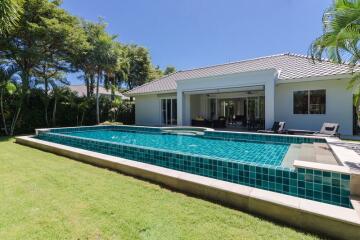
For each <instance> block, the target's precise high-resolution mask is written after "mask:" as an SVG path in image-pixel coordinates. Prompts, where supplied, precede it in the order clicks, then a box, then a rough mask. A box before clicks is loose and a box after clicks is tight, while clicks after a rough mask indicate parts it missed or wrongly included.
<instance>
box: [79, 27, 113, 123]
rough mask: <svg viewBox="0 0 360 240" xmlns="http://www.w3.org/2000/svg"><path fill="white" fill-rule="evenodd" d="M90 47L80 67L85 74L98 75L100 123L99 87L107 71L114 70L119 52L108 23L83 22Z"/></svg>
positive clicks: (98, 119)
mask: <svg viewBox="0 0 360 240" xmlns="http://www.w3.org/2000/svg"><path fill="white" fill-rule="evenodd" d="M83 26H84V29H85V32H86V36H87V42H88V43H89V45H90V48H89V50H88V52H87V53H85V54H83V55H82V56H81V60H80V61H81V62H83V63H82V64H80V68H81V69H82V70H83V72H84V73H85V74H88V75H93V76H96V83H95V89H96V93H95V96H96V121H97V123H100V105H99V101H100V99H99V97H100V95H99V87H100V84H101V82H102V81H103V78H104V74H105V72H106V71H107V72H114V71H115V70H114V68H115V67H116V66H117V61H118V55H117V54H118V52H117V50H116V48H115V47H114V39H115V38H116V36H113V35H109V34H108V33H107V32H106V24H105V23H104V22H102V21H100V22H99V23H92V22H85V21H84V22H83Z"/></svg>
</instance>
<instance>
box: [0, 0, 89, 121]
mask: <svg viewBox="0 0 360 240" xmlns="http://www.w3.org/2000/svg"><path fill="white" fill-rule="evenodd" d="M22 2H23V4H22V6H23V13H22V14H21V15H20V18H19V21H18V24H17V25H16V27H15V29H14V31H11V32H10V33H9V34H7V35H6V36H5V37H4V38H1V39H0V55H1V56H3V57H4V58H7V59H8V61H9V62H11V63H14V64H15V65H16V66H18V68H19V69H20V74H21V80H22V83H21V88H22V91H21V93H22V98H23V99H25V98H26V96H27V95H28V93H29V91H30V87H31V86H34V85H35V84H36V83H40V82H42V83H43V84H44V98H43V99H44V106H45V107H44V111H45V119H46V122H47V106H48V101H49V99H48V92H49V81H52V83H55V81H54V79H58V76H59V75H62V74H63V72H68V71H70V70H71V60H72V59H73V58H74V57H75V56H77V55H78V54H79V52H81V51H86V49H87V42H86V38H85V33H84V31H83V29H82V27H81V26H80V22H79V21H78V19H77V18H76V17H74V16H71V15H70V14H68V13H67V12H66V11H65V10H63V9H61V8H60V4H61V1H59V0H54V1H48V0H23V1H22ZM22 104H23V101H19V106H18V108H19V109H21V105H22Z"/></svg>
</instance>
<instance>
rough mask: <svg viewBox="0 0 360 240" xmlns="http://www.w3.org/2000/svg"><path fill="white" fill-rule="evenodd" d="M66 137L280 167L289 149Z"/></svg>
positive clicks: (180, 138)
mask: <svg viewBox="0 0 360 240" xmlns="http://www.w3.org/2000/svg"><path fill="white" fill-rule="evenodd" d="M64 134H65V135H70V136H75V137H82V138H88V139H97V140H105V141H109V142H114V143H120V144H127V145H132V146H139V147H150V148H155V149H161V150H166V151H172V152H178V153H182V154H191V155H193V156H195V155H196V156H204V157H211V158H219V159H223V160H232V161H240V162H252V163H261V164H268V165H273V166H279V165H280V164H281V162H282V160H283V158H284V156H285V154H286V152H287V150H288V148H289V144H285V143H271V142H269V143H266V142H255V141H252V142H251V141H226V140H220V139H207V138H205V137H204V136H189V135H179V134H167V133H163V134H154V133H149V132H129V131H124V130H123V131H118V130H95V131H74V132H67V133H64Z"/></svg>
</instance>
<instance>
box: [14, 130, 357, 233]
mask: <svg viewBox="0 0 360 240" xmlns="http://www.w3.org/2000/svg"><path fill="white" fill-rule="evenodd" d="M32 137H33V136H21V137H16V138H15V139H16V142H17V143H19V144H23V145H27V146H30V147H34V148H37V149H41V150H45V151H48V152H52V153H55V154H59V155H62V156H66V157H69V158H72V159H76V160H80V161H82V162H87V163H90V164H94V165H96V166H99V167H105V168H110V169H113V170H117V171H120V172H123V173H126V174H129V175H132V176H136V177H140V178H144V179H147V180H151V181H154V182H157V183H161V184H164V185H166V186H168V187H170V188H173V189H176V190H179V191H180V192H186V193H190V194H195V195H198V196H200V197H202V198H205V199H211V200H216V201H217V202H221V203H224V204H226V205H231V206H233V207H235V208H237V209H241V210H245V211H248V212H253V213H256V214H260V215H265V216H267V217H269V218H273V219H276V220H280V221H281V222H284V223H287V224H289V225H292V226H296V227H299V228H302V229H306V230H310V231H315V232H319V233H322V234H326V235H330V236H333V237H335V236H336V238H341V239H350V238H347V237H344V236H343V235H342V234H341V233H344V232H343V231H339V230H338V229H337V232H338V233H336V232H332V233H329V232H328V230H329V227H330V228H331V226H333V225H331V224H334V223H336V224H337V225H339V226H342V227H343V228H344V229H351V228H354V229H356V230H358V231H357V232H356V236H359V237H360V214H359V212H357V211H356V210H355V209H349V208H344V207H340V206H335V205H330V204H326V203H321V202H317V201H313V200H308V199H303V198H299V197H295V196H289V195H285V194H281V193H277V192H272V191H267V190H263V189H258V188H254V187H249V186H245V185H241V184H235V183H230V182H225V181H222V180H218V179H213V178H208V177H204V176H198V175H195V174H191V173H186V172H181V171H177V170H173V169H168V168H164V167H160V166H155V165H151V164H147V163H142V162H137V161H134V160H128V159H125V158H120V157H114V156H110V155H106V154H102V153H96V152H92V151H88V150H83V149H80V148H75V147H70V146H65V145H61V144H57V143H52V142H47V141H43V140H39V139H35V138H32ZM274 208H275V209H277V210H276V211H274V210H271V209H274ZM263 210H266V211H265V212H264V211H263ZM279 211H280V212H281V211H282V212H287V213H289V212H290V213H291V216H292V217H284V216H282V215H281V214H279ZM285 215H286V214H285ZM294 216H298V217H294ZM303 219H307V221H308V222H312V221H315V222H317V224H311V225H309V224H306V223H304V221H305V220H303ZM319 221H320V222H319ZM319 223H320V224H319ZM349 234H350V233H349ZM349 236H350V235H349ZM351 236H353V235H351Z"/></svg>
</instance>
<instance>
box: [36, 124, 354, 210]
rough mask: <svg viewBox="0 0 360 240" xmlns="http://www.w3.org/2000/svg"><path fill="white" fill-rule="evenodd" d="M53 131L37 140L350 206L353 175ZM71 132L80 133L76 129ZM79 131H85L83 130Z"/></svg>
mask: <svg viewBox="0 0 360 240" xmlns="http://www.w3.org/2000/svg"><path fill="white" fill-rule="evenodd" d="M112 127H113V126H112ZM124 127H125V128H126V130H129V128H128V127H127V126H124ZM91 129H94V128H91ZM101 129H102V128H101ZM106 129H119V130H120V128H119V127H118V126H116V127H115V128H109V127H106ZM132 129H133V128H132ZM149 129H151V130H150V131H158V130H156V128H145V129H140V130H141V131H147V130H149ZM54 130H55V131H51V132H50V133H40V134H39V135H38V136H37V138H39V139H42V140H46V141H50V142H55V143H60V144H63V145H67V146H72V147H77V148H81V149H86V150H91V151H96V152H99V153H104V154H109V155H113V156H117V157H123V158H126V159H131V160H136V161H140V162H144V163H149V164H153V165H157V166H161V167H166V168H170V169H174V170H179V171H183V172H188V173H193V174H197V175H201V176H206V177H211V178H215V179H220V180H224V181H228V182H233V183H238V184H243V185H247V186H251V187H256V188H261V189H265V190H270V191H274V192H279V193H284V194H288V195H293V196H297V197H302V198H307V199H311V200H316V201H319V202H324V203H329V204H334V205H339V206H343V207H348V208H349V207H351V204H350V190H349V186H350V175H348V174H340V173H334V172H327V171H319V170H312V169H303V168H298V169H288V168H284V167H280V166H279V167H273V166H265V165H260V164H256V163H254V164H249V163H241V162H230V161H223V160H221V159H212V158H206V157H200V156H191V155H185V154H178V153H173V152H167V151H161V150H156V149H148V148H139V147H134V146H127V145H120V144H116V143H111V142H103V141H97V140H91V139H85V138H79V137H71V136H67V135H61V134H59V133H61V132H68V131H69V130H60V129H54ZM72 130H73V131H77V130H75V129H72ZM78 130H85V129H84V128H81V129H78ZM124 130H125V129H124ZM245 135H246V134H245ZM236 136H238V135H236ZM259 136H261V135H259Z"/></svg>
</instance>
